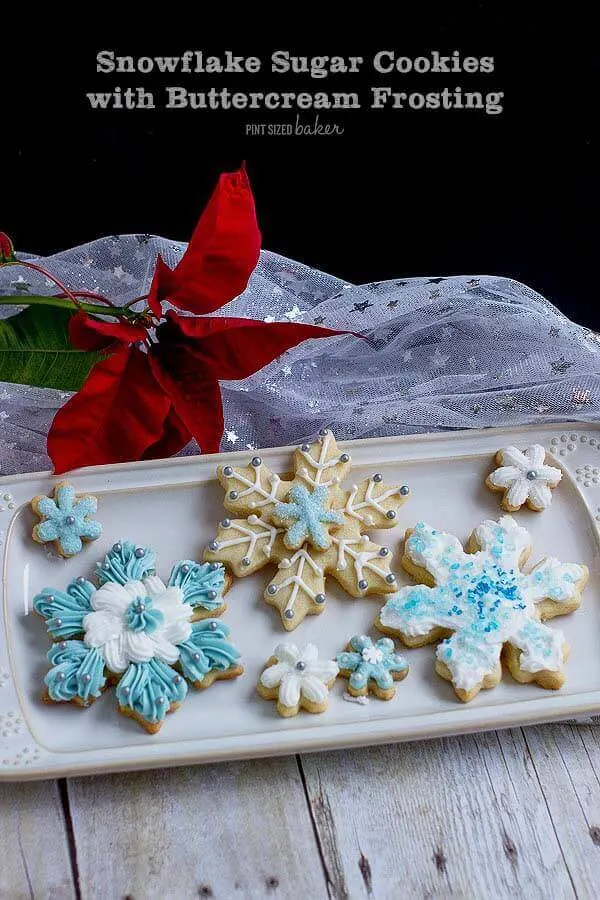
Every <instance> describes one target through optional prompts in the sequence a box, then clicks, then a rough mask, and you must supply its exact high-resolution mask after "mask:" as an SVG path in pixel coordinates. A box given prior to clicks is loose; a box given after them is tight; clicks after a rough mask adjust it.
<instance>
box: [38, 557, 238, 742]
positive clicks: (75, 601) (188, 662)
mask: <svg viewBox="0 0 600 900" xmlns="http://www.w3.org/2000/svg"><path fill="white" fill-rule="evenodd" d="M155 565H156V557H155V555H154V552H153V551H152V550H150V548H148V547H136V545H135V544H132V543H130V542H129V541H123V542H121V543H117V544H115V545H114V546H113V548H112V550H110V551H109V553H107V555H106V556H105V558H104V561H103V563H102V564H98V566H97V570H96V578H97V580H98V582H99V587H96V586H95V585H94V584H92V582H90V581H88V580H87V579H86V578H83V577H80V578H76V579H75V580H74V581H72V582H71V583H70V584H69V585H68V587H67V589H66V591H60V590H56V589H54V588H44V590H43V591H41V593H39V594H38V595H37V596H36V597H35V598H34V601H33V608H34V609H35V611H36V612H37V613H38V615H40V616H42V617H43V618H44V619H45V620H46V628H47V629H48V633H49V635H50V637H51V638H52V639H53V640H54V641H55V643H54V644H53V645H52V648H51V649H50V651H49V653H48V661H49V662H50V663H51V669H50V671H49V672H48V673H47V674H46V677H45V679H44V682H45V685H46V692H45V694H44V700H46V701H47V702H52V703H75V704H77V705H78V706H89V705H90V704H91V703H93V701H94V700H95V699H96V698H97V697H99V696H100V695H101V694H102V693H103V691H104V690H106V689H107V688H108V687H109V685H110V684H114V683H115V682H116V683H117V688H116V694H117V701H118V704H119V711H120V712H121V713H123V714H124V715H126V716H130V717H131V718H133V719H136V720H137V721H138V722H139V723H140V724H141V725H142V727H143V728H145V729H146V731H148V732H150V734H154V733H156V732H157V731H158V730H159V729H160V727H161V725H162V723H163V720H164V718H165V716H166V714H167V713H169V712H172V711H173V710H175V709H177V707H178V706H180V705H181V703H182V701H183V699H184V697H185V695H186V693H187V683H186V679H187V681H189V682H190V683H191V684H193V685H194V687H196V688H206V687H208V686H209V685H211V684H212V683H213V681H215V680H216V679H221V678H234V677H236V676H237V675H241V674H242V672H243V669H242V667H241V666H240V665H239V664H238V659H239V653H238V652H237V650H236V649H235V648H234V647H233V646H232V645H231V644H230V643H229V642H228V640H227V637H228V635H229V629H228V628H227V626H226V625H223V624H222V623H221V622H219V621H218V620H217V619H212V618H211V619H204V618H200V617H202V616H205V615H207V614H208V615H210V614H211V613H212V614H213V615H214V613H215V612H219V611H221V610H222V609H223V608H224V606H223V599H222V594H223V591H224V590H225V588H226V576H225V571H224V569H223V567H222V566H219V565H217V564H216V563H214V564H211V563H203V564H198V563H195V562H192V561H191V560H182V561H181V562H178V563H176V564H175V565H174V566H173V569H172V571H171V576H170V578H169V581H168V583H167V584H166V585H165V584H164V582H163V581H161V579H160V578H159V577H158V576H157V575H156V574H155Z"/></svg>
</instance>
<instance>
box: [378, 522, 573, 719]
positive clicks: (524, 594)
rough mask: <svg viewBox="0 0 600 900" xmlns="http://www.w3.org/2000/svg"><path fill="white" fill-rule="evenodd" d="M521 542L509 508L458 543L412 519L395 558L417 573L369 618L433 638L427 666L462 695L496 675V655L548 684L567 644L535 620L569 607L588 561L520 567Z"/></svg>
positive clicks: (524, 539) (526, 678)
mask: <svg viewBox="0 0 600 900" xmlns="http://www.w3.org/2000/svg"><path fill="white" fill-rule="evenodd" d="M531 547H532V544H531V538H530V536H529V534H528V532H527V531H526V530H525V529H524V528H522V527H521V526H520V525H518V524H517V523H516V522H515V520H514V519H513V518H512V517H511V516H502V518H501V519H500V520H499V521H497V522H495V521H492V520H487V521H485V522H482V524H481V525H479V527H478V528H476V529H475V531H474V532H473V533H472V535H471V537H470V538H469V541H468V542H467V550H466V551H465V550H463V547H462V545H461V543H460V541H459V540H458V539H457V538H456V537H454V535H451V534H447V533H446V532H444V531H437V530H436V529H435V528H432V527H431V526H430V525H427V524H425V522H419V523H418V524H417V525H416V527H415V528H414V529H412V530H411V531H409V532H407V540H406V543H405V548H404V557H403V559H402V566H403V568H405V569H406V570H407V571H408V572H410V574H411V575H413V576H414V577H415V578H416V580H417V581H419V582H422V583H421V584H417V585H416V586H414V587H405V588H402V589H401V590H400V591H398V593H396V594H394V595H393V596H391V597H390V598H389V600H388V601H387V603H386V604H385V606H384V607H383V609H382V610H381V613H380V614H379V618H378V619H377V622H376V625H377V627H378V628H379V629H380V630H381V631H383V632H385V633H386V634H391V635H398V636H399V637H400V638H401V639H402V641H403V642H404V643H405V644H406V645H407V646H409V647H420V646H423V645H424V644H431V643H435V642H437V641H440V643H438V646H437V650H436V657H437V661H436V671H437V672H438V674H439V675H441V676H442V678H445V679H447V680H448V681H451V682H452V685H453V686H454V690H455V692H456V694H457V696H458V697H459V698H460V699H461V700H463V701H465V702H466V701H468V700H471V699H472V698H473V697H475V696H476V694H478V693H479V691H480V690H481V688H491V687H494V685H496V684H497V683H498V681H499V680H500V677H501V674H502V668H501V659H502V660H503V661H504V662H505V663H506V665H507V667H508V669H509V671H510V673H511V675H512V676H513V678H515V679H516V680H517V681H520V682H531V681H535V682H537V684H539V685H540V686H541V687H544V688H549V689H551V690H557V689H558V688H560V687H561V686H562V685H563V683H564V680H565V675H564V663H565V661H566V658H567V652H568V646H567V644H566V643H565V639H564V636H563V634H562V632H561V631H559V630H558V629H556V628H549V627H548V626H547V625H545V624H543V620H544V619H550V618H552V617H554V616H559V615H565V614H566V613H569V612H572V611H573V610H575V609H577V607H578V606H579V604H580V602H581V592H582V591H583V589H584V587H585V584H586V582H587V578H588V570H587V568H586V566H583V565H578V564H576V563H561V562H559V561H558V560H557V559H554V558H553V557H550V556H547V557H544V559H542V560H541V561H540V562H539V563H537V565H536V566H534V567H533V568H532V569H530V570H529V571H526V572H525V571H523V566H524V564H525V563H526V561H527V559H528V557H529V555H530V553H531Z"/></svg>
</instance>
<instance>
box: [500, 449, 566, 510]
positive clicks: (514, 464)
mask: <svg viewBox="0 0 600 900" xmlns="http://www.w3.org/2000/svg"><path fill="white" fill-rule="evenodd" d="M545 460H546V451H545V450H544V448H543V447H542V445H541V444H533V445H532V446H531V447H527V449H526V450H522V451H521V450H518V449H517V448H516V447H505V448H504V449H503V450H498V452H497V453H496V463H497V465H498V468H497V469H494V471H493V472H491V473H490V474H489V475H488V477H487V478H486V482H485V483H486V485H487V486H488V487H489V489H490V490H491V491H497V492H501V493H502V494H503V497H502V501H501V505H502V508H503V509H505V510H506V511H507V512H516V511H517V510H519V509H521V507H522V506H523V504H524V503H526V504H527V506H528V507H529V509H532V510H534V511H535V512H541V511H542V510H544V509H548V507H549V506H550V504H551V502H552V490H553V489H554V488H555V487H556V486H557V484H558V483H559V481H560V480H561V478H562V472H561V471H560V469H557V468H556V466H548V465H546V462H545Z"/></svg>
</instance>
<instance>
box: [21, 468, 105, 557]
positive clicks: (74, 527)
mask: <svg viewBox="0 0 600 900" xmlns="http://www.w3.org/2000/svg"><path fill="white" fill-rule="evenodd" d="M35 509H36V512H37V513H38V514H39V515H40V516H41V517H42V521H41V522H39V523H38V524H37V525H35V526H34V529H33V533H34V537H35V539H36V540H38V541H40V542H41V543H47V542H48V541H56V542H57V544H58V546H59V550H60V552H61V553H63V554H64V555H65V556H75V554H77V553H79V552H80V551H81V550H82V549H83V543H84V541H95V540H96V539H97V538H99V537H100V535H101V534H102V526H101V525H100V522H96V521H94V520H93V519H90V518H89V517H90V516H92V515H94V513H95V512H96V511H97V509H98V501H97V500H96V498H95V497H92V496H91V495H86V496H84V497H79V498H77V497H76V495H75V490H74V488H73V487H72V486H71V485H70V484H66V483H65V484H60V485H57V487H56V488H55V490H54V497H40V498H38V500H37V502H36V504H35Z"/></svg>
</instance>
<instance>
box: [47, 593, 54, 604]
mask: <svg viewBox="0 0 600 900" xmlns="http://www.w3.org/2000/svg"><path fill="white" fill-rule="evenodd" d="M46 600H47V601H48V603H54V594H48V596H47V597H46Z"/></svg>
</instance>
